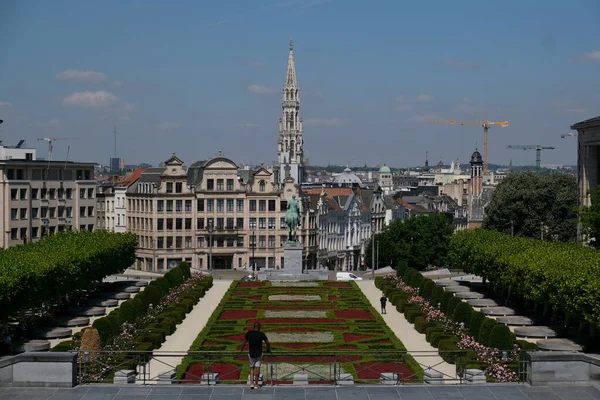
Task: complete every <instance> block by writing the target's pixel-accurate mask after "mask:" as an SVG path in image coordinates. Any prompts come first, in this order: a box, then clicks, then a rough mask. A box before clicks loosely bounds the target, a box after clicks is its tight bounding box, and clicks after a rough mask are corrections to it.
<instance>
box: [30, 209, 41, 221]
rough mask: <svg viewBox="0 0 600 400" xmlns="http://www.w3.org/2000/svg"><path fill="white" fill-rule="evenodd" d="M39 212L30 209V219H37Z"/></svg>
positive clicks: (38, 210)
mask: <svg viewBox="0 0 600 400" xmlns="http://www.w3.org/2000/svg"><path fill="white" fill-rule="evenodd" d="M39 212H40V209H39V208H32V209H31V219H37V218H38V216H39Z"/></svg>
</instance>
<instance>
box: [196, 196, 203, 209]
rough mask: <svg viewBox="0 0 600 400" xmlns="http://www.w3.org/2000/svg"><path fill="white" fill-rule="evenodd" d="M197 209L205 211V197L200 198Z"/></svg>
mask: <svg viewBox="0 0 600 400" xmlns="http://www.w3.org/2000/svg"><path fill="white" fill-rule="evenodd" d="M196 211H198V212H204V199H198V203H197V204H196Z"/></svg>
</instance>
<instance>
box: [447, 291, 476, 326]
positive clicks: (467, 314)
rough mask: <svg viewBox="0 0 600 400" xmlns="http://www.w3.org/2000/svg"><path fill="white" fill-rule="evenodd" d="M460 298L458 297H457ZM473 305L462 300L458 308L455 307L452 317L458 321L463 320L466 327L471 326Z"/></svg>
mask: <svg viewBox="0 0 600 400" xmlns="http://www.w3.org/2000/svg"><path fill="white" fill-rule="evenodd" d="M455 299H458V297H455ZM473 312H474V310H473V307H471V306H470V305H468V304H467V303H465V302H464V301H461V302H460V303H458V305H457V306H456V308H454V312H453V313H452V319H453V320H454V321H456V322H458V323H461V322H463V323H464V324H465V328H467V327H468V326H469V322H470V321H471V315H472V314H473Z"/></svg>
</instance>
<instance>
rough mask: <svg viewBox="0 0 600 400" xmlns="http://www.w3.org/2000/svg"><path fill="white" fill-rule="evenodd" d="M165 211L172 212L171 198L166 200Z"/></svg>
mask: <svg viewBox="0 0 600 400" xmlns="http://www.w3.org/2000/svg"><path fill="white" fill-rule="evenodd" d="M167 212H173V200H167Z"/></svg>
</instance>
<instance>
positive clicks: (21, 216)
mask: <svg viewBox="0 0 600 400" xmlns="http://www.w3.org/2000/svg"><path fill="white" fill-rule="evenodd" d="M19 219H27V209H26V208H21V209H20V210H19Z"/></svg>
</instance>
